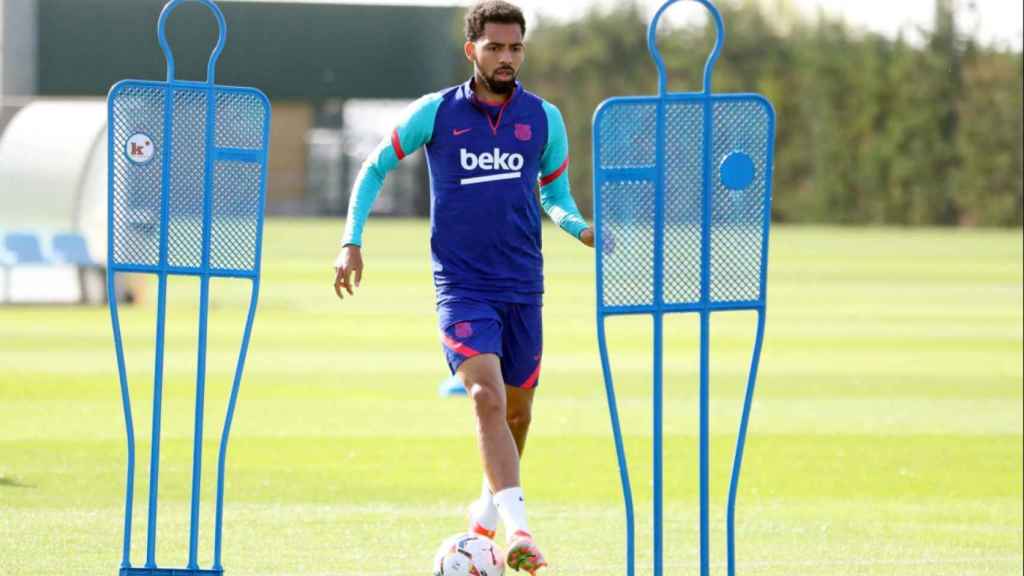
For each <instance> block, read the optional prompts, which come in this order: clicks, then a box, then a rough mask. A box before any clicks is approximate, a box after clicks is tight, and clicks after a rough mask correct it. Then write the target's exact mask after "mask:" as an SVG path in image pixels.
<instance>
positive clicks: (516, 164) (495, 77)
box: [334, 0, 594, 574]
mask: <svg viewBox="0 0 1024 576" xmlns="http://www.w3.org/2000/svg"><path fill="white" fill-rule="evenodd" d="M525 33H526V22H525V19H524V18H523V14H522V12H521V11H520V10H519V8H517V7H516V6H514V5H512V4H510V3H508V2H505V1H503V0H485V1H481V2H478V3H477V4H475V5H474V6H473V7H471V8H470V9H469V11H468V13H467V15H466V44H465V53H466V59H467V60H469V62H471V63H472V64H473V77H472V78H470V79H469V81H467V82H466V83H464V84H461V85H458V86H453V87H451V88H447V89H445V90H441V91H440V92H435V93H433V94H428V95H426V96H423V97H422V98H420V99H419V100H417V101H415V102H414V103H413V104H412V105H411V106H410V107H409V108H408V109H407V110H406V112H405V114H404V117H403V118H402V119H401V121H400V122H399V123H398V126H397V127H396V128H395V130H394V132H393V133H392V134H391V135H390V137H389V138H386V139H385V140H384V141H383V142H381V144H380V145H379V146H378V147H377V149H376V150H375V151H374V152H373V153H372V154H371V155H370V157H369V158H368V159H367V160H366V162H365V163H364V164H363V167H362V170H361V171H360V173H359V175H358V177H357V179H356V183H355V186H354V190H353V193H352V197H351V200H350V202H349V207H348V220H347V222H346V227H345V233H344V237H343V239H342V249H341V253H340V254H339V255H338V259H337V261H336V263H335V268H336V275H335V281H334V289H335V292H336V293H337V295H338V297H339V298H343V291H344V292H345V293H347V294H348V295H353V294H354V291H353V289H354V288H355V287H358V286H359V284H360V280H361V279H362V273H363V260H362V254H361V248H360V247H361V246H362V231H363V226H364V224H365V222H366V219H367V215H368V214H369V212H370V206H371V205H372V204H373V201H374V199H375V198H376V197H377V194H378V192H379V191H380V188H381V186H382V184H383V181H384V176H385V175H386V174H387V173H388V172H389V171H390V170H392V169H394V168H395V166H397V165H398V162H400V161H401V160H402V158H404V157H405V156H407V155H409V154H411V153H413V152H415V151H416V150H418V149H419V148H421V147H425V148H426V154H427V161H428V163H429V166H430V188H431V228H430V232H431V237H430V246H431V255H432V259H433V272H434V285H435V287H436V293H437V311H438V320H439V327H440V332H441V341H442V344H443V349H444V352H445V356H446V358H447V361H448V366H449V368H450V369H451V371H452V373H453V374H455V375H457V376H458V378H459V379H460V380H461V382H462V383H463V385H464V386H465V387H466V389H467V391H468V393H469V397H470V398H471V399H472V401H473V406H474V409H475V412H476V419H477V437H478V441H479V446H480V452H481V457H482V460H483V468H484V482H483V488H482V490H481V495H480V498H479V499H478V500H477V501H476V502H474V503H473V504H472V505H471V506H470V529H471V530H472V531H474V532H476V533H478V534H482V535H486V536H488V537H490V538H493V537H494V535H495V530H496V529H497V523H498V520H499V517H500V519H501V521H502V522H503V523H504V524H505V529H506V532H507V536H508V555H507V559H506V563H507V565H508V566H510V567H511V568H513V569H516V570H524V571H526V572H529V573H530V574H534V573H535V572H536V571H537V570H538V569H539V568H541V567H543V566H546V562H545V560H544V555H543V554H542V553H541V551H540V549H539V548H538V547H537V545H536V544H535V543H534V541H533V538H532V536H531V535H530V531H529V527H528V526H527V521H526V504H525V500H524V498H523V490H522V487H521V485H520V480H519V461H520V458H521V457H522V454H523V448H524V447H525V444H526V436H527V432H528V431H529V428H530V418H531V408H532V405H533V397H534V393H535V391H536V389H537V385H538V382H539V377H540V365H541V355H542V345H541V342H542V338H541V302H542V296H543V292H544V278H543V258H542V256H541V229H540V224H541V223H540V209H539V207H538V205H537V200H536V197H535V190H536V188H537V186H538V183H539V186H540V198H541V202H540V204H541V205H542V206H543V208H544V210H545V211H546V212H547V214H548V216H550V217H551V218H552V219H553V220H554V221H555V222H556V223H557V224H558V225H559V226H560V227H561V228H562V229H563V230H565V231H566V232H567V233H569V234H571V235H572V236H573V237H574V238H577V239H579V241H580V242H582V243H583V244H585V245H587V246H590V247H593V244H594V232H593V229H592V228H590V227H589V226H588V225H587V223H586V221H584V219H583V217H582V216H581V215H580V212H579V210H578V209H577V207H576V203H575V202H574V201H573V198H572V196H571V194H570V193H569V174H568V166H569V145H568V138H567V136H566V131H565V124H564V122H563V120H562V115H561V113H560V112H559V111H558V108H556V107H555V106H554V105H552V104H551V103H549V102H547V101H545V100H543V99H542V98H540V97H538V96H536V95H534V94H531V93H530V92H527V91H526V90H524V89H523V87H522V85H521V84H520V83H519V82H518V80H517V77H518V74H519V70H520V67H521V66H522V65H523V60H524V57H525V55H526V45H525V44H524V42H523V36H524V35H525Z"/></svg>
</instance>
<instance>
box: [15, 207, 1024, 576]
mask: <svg viewBox="0 0 1024 576" xmlns="http://www.w3.org/2000/svg"><path fill="white" fill-rule="evenodd" d="M341 227H342V223H341V222H338V221H288V220H270V221H269V222H268V225H267V231H266V241H265V255H264V267H263V270H264V275H263V289H262V294H261V303H260V309H259V313H258V315H257V318H256V325H255V330H254V335H253V340H252V347H251V351H250V358H249V362H248V365H247V370H246V376H245V380H244V383H243V387H242V391H241V399H240V403H239V409H238V413H237V415H236V421H235V427H234V431H233V435H232V442H231V447H230V452H229V473H228V487H227V494H226V503H227V506H226V513H225V553H224V562H225V566H226V569H227V573H228V574H231V575H237V576H271V575H273V576H299V575H302V576H318V575H324V576H326V575H339V576H340V575H346V576H347V575H351V576H356V575H358V576H415V575H425V574H428V573H429V562H430V558H431V556H432V553H433V551H434V548H435V546H436V545H437V544H438V543H439V542H440V541H441V540H442V538H443V537H445V536H447V535H448V534H450V533H454V532H456V531H458V530H460V529H461V528H462V527H463V525H464V508H465V505H466V504H467V503H468V502H469V500H470V499H472V498H473V497H474V496H475V495H476V494H477V491H478V490H479V484H480V467H479V463H478V456H477V451H476V446H475V440H474V436H473V431H474V425H473V420H472V413H471V410H470V407H469V405H468V403H467V401H466V400H465V399H464V398H456V399H442V398H439V397H438V394H437V388H438V385H439V384H440V382H441V381H442V380H443V379H444V378H445V376H446V375H447V374H446V368H445V365H444V362H443V358H442V355H441V351H440V344H439V342H438V337H437V329H436V325H435V317H434V308H433V288H432V286H431V280H430V272H429V255H428V238H427V236H428V228H427V225H426V224H425V223H424V222H420V221H391V220H385V219H377V220H371V222H370V224H369V226H368V229H367V234H366V248H365V250H364V254H365V259H366V264H367V269H366V275H365V278H364V280H363V286H362V289H361V290H360V292H359V293H358V295H357V296H356V297H354V298H350V299H346V300H345V301H344V302H338V301H337V300H336V299H335V297H334V294H333V288H332V276H333V271H332V267H331V266H332V261H333V258H334V255H335V252H336V248H337V240H338V238H339V237H340V233H341ZM544 234H545V253H546V257H547V264H548V274H547V280H548V293H547V297H546V304H545V322H546V332H545V363H544V371H543V373H542V376H541V387H540V389H539V391H538V397H537V404H536V408H535V414H534V428H533V431H532V434H531V436H530V440H529V443H528V446H527V450H526V459H525V462H524V468H523V478H524V485H525V489H526V493H527V496H528V499H529V502H528V505H529V514H530V522H531V527H532V528H533V530H534V532H535V534H536V536H537V538H538V540H539V542H540V543H542V544H543V546H544V548H545V550H546V552H547V554H548V556H549V560H550V561H551V568H550V570H548V571H547V573H548V574H550V575H551V576H555V575H566V576H570V575H571V576H584V575H594V576H598V575H600V576H612V575H622V574H625V571H624V569H623V562H624V557H625V553H624V534H625V529H624V511H623V505H622V498H621V495H620V488H619V480H618V472H617V467H616V464H615V455H614V447H613V443H612V438H611V432H610V427H609V421H608V413H607V407H606V401H605V395H604V389H603V382H602V379H601V373H600V366H599V360H598V355H597V345H596V338H595V329H594V289H593V259H592V257H591V255H590V253H589V252H588V251H586V249H584V248H583V247H582V246H580V245H579V244H577V243H575V242H573V241H572V240H571V239H569V238H568V237H566V236H565V235H564V234H562V233H560V232H559V231H558V230H556V229H554V228H553V227H551V226H548V225H545V230H544ZM1021 246H1022V238H1021V232H1020V230H1016V231H966V230H899V229H857V228H850V229H842V228H797V227H784V226H780V227H776V228H775V229H774V231H773V237H772V246H771V266H770V275H769V287H768V290H769V306H768V325H767V333H766V344H765V349H764V355H763V358H762V364H761V375H760V378H759V382H758V391H757V396H756V402H755V405H754V410H753V415H752V421H751V429H750V438H749V441H748V443H747V459H746V462H745V467H744V471H743V478H742V483H741V491H740V498H739V506H738V513H737V518H738V531H737V540H738V543H739V544H738V564H739V569H740V570H739V573H740V574H742V575H744V576H754V575H761V576H768V575H772V576H775V575H778V576H791V575H795V574H799V575H803V576H811V575H821V576H838V575H857V576H872V575H879V576H881V575H893V574H899V575H900V576H913V575H921V576H925V575H927V576H943V575H948V576H966V575H991V576H1006V575H1010V574H1019V573H1020V572H1021V570H1022V489H1021V485H1022V408H1021V404H1022V316H1024V314H1022V304H1021V301H1022V271H1021V266H1022V264H1021V262H1022V248H1021ZM171 287H172V292H171V295H170V305H169V321H168V326H167V338H168V354H167V369H166V373H167V384H166V386H167V388H166V401H165V406H164V438H165V440H164V444H163V451H162V463H161V467H162V468H161V472H162V474H161V483H160V504H161V506H160V515H159V525H160V537H159V548H158V560H159V562H160V564H162V565H166V566H170V567H181V566H183V565H184V563H185V556H186V550H187V526H188V510H187V495H188V491H189V476H190V472H191V429H192V422H191V414H192V404H193V402H194V396H193V382H194V378H195V362H196V361H195V353H194V347H195V342H196V321H195V319H196V313H197V309H198V292H199V291H198V283H197V282H196V281H194V280H186V279H176V280H172V282H171ZM247 297H248V288H247V285H246V284H244V283H241V282H237V281H235V282H231V281H216V282H215V283H214V286H213V308H212V312H211V314H212V316H211V328H210V330H211V332H210V356H209V370H210V372H209V373H210V381H209V385H208V391H207V392H208V394H207V397H208V411H207V414H208V416H207V419H206V423H205V430H206V438H207V442H206V451H205V460H204V470H203V472H204V478H205V489H204V495H205V496H206V500H205V501H204V507H203V511H202V512H203V519H202V529H203V534H202V537H201V543H202V545H201V547H200V551H201V559H202V561H203V563H204V564H207V563H208V562H209V561H210V558H211V557H212V537H211V536H210V534H211V532H210V527H211V526H212V523H213V516H212V506H210V496H211V495H212V488H213V478H214V473H215V461H216V459H215V454H216V438H217V435H218V432H219V429H220V425H221V422H222V420H223V414H224V404H225V401H226V397H227V394H226V390H227V389H228V383H229V378H230V374H231V371H232V369H233V366H234V362H235V354H236V350H237V346H238V342H239V334H240V332H241V324H242V319H243V316H244V313H245V304H246V302H247ZM154 299H155V298H154V297H153V292H150V298H149V301H148V302H147V303H146V304H144V305H140V306H137V307H134V308H130V309H129V308H123V309H122V314H123V318H122V320H123V324H124V330H125V337H126V345H127V354H128V363H129V372H130V374H131V377H132V394H133V402H134V406H135V411H136V412H135V418H136V426H137V430H136V432H137V435H138V437H139V439H140V442H139V466H138V481H137V484H136V495H137V497H136V515H135V526H136V530H135V539H134V540H135V546H134V554H133V559H134V561H135V562H136V563H141V562H142V561H143V559H144V542H145V495H146V492H147V477H148V471H147V464H146V463H147V460H148V451H147V448H148V444H147V443H146V442H145V441H144V440H146V439H147V438H148V436H149V418H150V410H149V403H150V402H151V393H150V392H149V388H150V387H151V378H152V369H153V366H152V365H153V359H152V358H153V356H152V342H153V331H154V322H153V304H152V302H153V300H154ZM697 330H698V322H697V321H696V319H695V318H692V317H689V316H678V317H672V318H671V319H670V320H669V321H668V322H667V348H666V352H665V365H666V427H665V430H666V480H667V482H668V487H667V490H666V496H667V504H666V547H667V552H666V558H665V562H666V574H669V575H672V576H677V575H684V574H695V573H696V568H697V508H696V494H697V468H696V464H697V452H696V440H697V405H696V402H695V399H696V392H697V376H696V370H697V363H698V349H697V346H698V334H697ZM609 331H610V334H611V339H612V342H611V346H612V353H613V356H612V361H613V365H614V369H615V374H616V377H617V385H618V393H619V399H620V407H621V410H622V414H623V418H624V423H625V426H626V433H627V435H628V436H627V448H628V450H629V454H630V457H631V459H632V463H633V485H634V490H635V492H636V496H637V512H638V521H639V532H638V533H639V536H640V539H639V542H638V544H639V550H640V566H639V573H640V574H649V573H650V571H651V570H650V568H649V564H650V562H649V559H650V552H649V547H648V543H649V534H650V492H651V490H650V472H649V467H650V462H651V457H650V449H649V445H650V426H651V417H650V395H649V391H648V390H649V379H650V358H649V354H650V352H649V350H650V341H651V338H650V322H649V320H643V319H635V318H634V319H614V320H613V321H611V324H610V328H609ZM753 332H754V319H753V315H752V314H749V313H733V314H721V315H716V316H714V317H713V318H712V342H713V348H712V371H713V373H712V389H713V392H712V403H713V404H712V406H713V407H712V423H711V426H712V432H713V437H712V439H711V443H712V449H713V452H714V457H713V462H712V469H713V472H714V482H713V485H712V498H713V501H714V509H713V510H712V530H713V532H712V559H713V561H714V563H715V570H714V573H715V574H724V573H725V572H724V568H723V562H724V557H725V549H724V539H725V535H724V504H725V495H726V485H727V475H728V468H729V464H730V458H731V455H732V448H733V442H734V436H735V429H736V423H737V419H738V409H739V401H740V398H741V394H742V387H743V384H744V381H745V373H746V369H747V366H748V362H749V354H750V348H751V344H752V342H753ZM125 445H126V442H125V432H124V420H123V417H122V414H121V405H120V398H119V394H118V384H117V376H116V368H115V363H114V351H113V344H112V340H111V330H110V321H109V315H108V312H107V310H106V308H102V307H100V308H71V307H3V308H0V574H3V575H4V576H48V575H53V576H97V575H102V574H109V575H114V574H115V573H116V569H117V566H118V564H119V562H120V551H121V532H122V519H123V511H122V510H123V494H124V470H125V461H126V456H125V454H126V450H125Z"/></svg>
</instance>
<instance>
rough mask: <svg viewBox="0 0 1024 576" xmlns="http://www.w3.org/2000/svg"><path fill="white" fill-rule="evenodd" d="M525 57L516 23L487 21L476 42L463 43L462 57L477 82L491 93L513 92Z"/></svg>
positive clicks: (521, 32)
mask: <svg viewBox="0 0 1024 576" xmlns="http://www.w3.org/2000/svg"><path fill="white" fill-rule="evenodd" d="M525 57H526V46H525V45H523V31H522V29H520V27H519V24H514V23H513V24H501V23H497V22H488V23H487V24H485V25H484V33H483V36H481V37H480V39H479V40H477V41H476V42H466V58H467V59H469V61H470V62H472V63H473V65H474V67H475V68H476V71H475V73H476V77H477V79H478V80H479V81H482V82H484V83H485V84H486V87H487V89H488V90H490V91H491V92H494V93H495V94H509V93H511V92H512V91H513V90H515V87H516V77H518V76H519V68H520V67H521V66H522V65H523V59H524V58H525Z"/></svg>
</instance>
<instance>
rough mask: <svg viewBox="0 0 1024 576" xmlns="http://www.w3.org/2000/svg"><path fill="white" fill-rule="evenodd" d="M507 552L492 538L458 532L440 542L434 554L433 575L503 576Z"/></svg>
mask: <svg viewBox="0 0 1024 576" xmlns="http://www.w3.org/2000/svg"><path fill="white" fill-rule="evenodd" d="M504 573H505V555H504V554H503V553H502V551H501V549H500V548H498V545H497V544H495V543H494V542H492V541H491V540H490V539H488V538H485V537H483V536H480V535H477V534H468V533H466V534H456V535H455V536H452V537H451V538H448V539H446V540H445V541H444V542H442V543H441V547H440V548H438V550H437V556H435V557H434V576H502V575H503V574H504Z"/></svg>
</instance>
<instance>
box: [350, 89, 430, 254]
mask: <svg viewBox="0 0 1024 576" xmlns="http://www.w3.org/2000/svg"><path fill="white" fill-rule="evenodd" d="M440 107H441V94H439V93H438V94H428V95H426V96H423V97H422V98H420V99H419V100H416V101H415V102H413V103H412V104H410V105H409V107H408V108H406V109H405V112H403V114H402V119H401V120H400V121H399V122H398V125H397V126H396V127H395V129H394V131H392V133H391V134H389V135H388V137H387V138H384V139H383V140H381V142H380V144H378V145H377V148H375V149H374V151H373V153H372V154H370V156H369V157H368V158H367V159H366V161H365V162H363V166H362V168H361V169H360V170H359V175H358V176H356V182H355V184H354V185H353V186H352V194H351V195H350V197H349V202H348V218H347V219H346V221H345V234H344V235H343V236H342V240H341V243H342V245H346V244H353V245H355V246H362V245H363V227H364V226H365V225H366V219H367V218H368V217H369V216H370V209H371V208H372V207H373V203H374V201H375V200H377V195H378V194H380V189H381V187H383V186H384V177H385V176H386V175H387V173H388V172H391V171H392V170H394V169H395V167H397V166H398V163H399V161H401V160H402V158H405V157H406V156H408V155H409V154H412V153H413V152H415V151H417V150H419V149H420V148H421V147H423V146H424V145H426V144H427V143H428V142H430V139H431V138H432V137H433V135H434V120H435V119H436V118H437V110H438V109H439V108H440Z"/></svg>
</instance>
